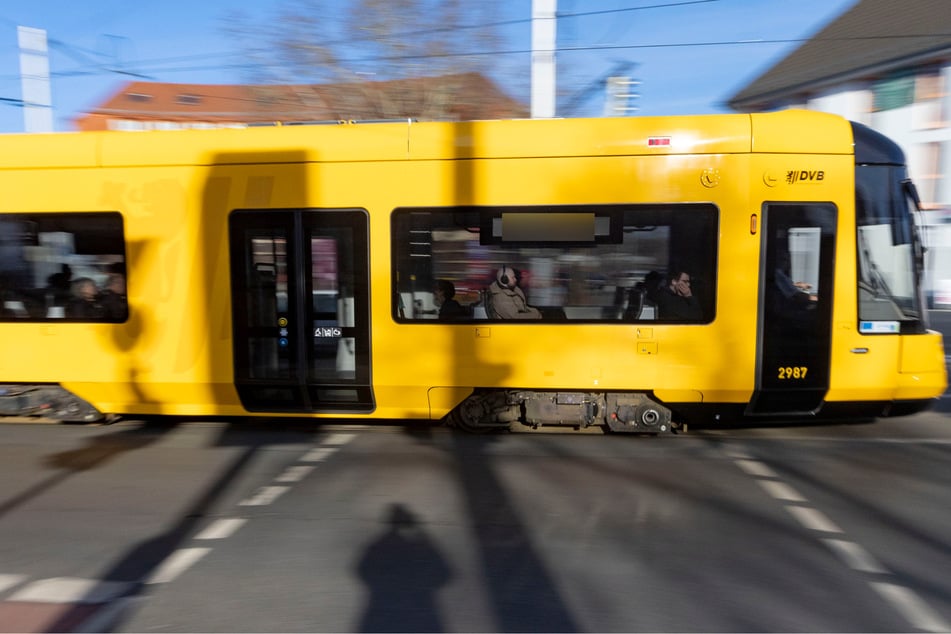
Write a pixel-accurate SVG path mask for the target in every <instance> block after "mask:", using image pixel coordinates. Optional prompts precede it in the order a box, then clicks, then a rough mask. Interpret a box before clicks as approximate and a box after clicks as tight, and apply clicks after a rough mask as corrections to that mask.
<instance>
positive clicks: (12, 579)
mask: <svg viewBox="0 0 951 634" xmlns="http://www.w3.org/2000/svg"><path fill="white" fill-rule="evenodd" d="M25 579H26V575H0V592H6V591H7V590H9V589H10V588H13V587H14V586H17V585H19V584H21V583H23V581H24V580H25Z"/></svg>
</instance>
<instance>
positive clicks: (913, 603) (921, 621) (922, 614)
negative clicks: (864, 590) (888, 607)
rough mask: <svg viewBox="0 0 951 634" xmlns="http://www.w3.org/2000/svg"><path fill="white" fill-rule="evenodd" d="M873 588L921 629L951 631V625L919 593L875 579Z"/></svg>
mask: <svg viewBox="0 0 951 634" xmlns="http://www.w3.org/2000/svg"><path fill="white" fill-rule="evenodd" d="M871 585H872V588H874V589H875V591H876V592H878V593H879V594H880V595H882V597H883V598H884V599H885V600H886V601H888V602H889V603H891V604H892V606H893V607H894V608H895V609H896V610H898V611H899V612H901V614H902V616H904V617H905V619H907V620H908V622H909V623H911V624H912V625H914V626H915V627H916V628H918V629H919V630H924V631H926V632H951V625H949V624H948V623H946V622H945V621H944V619H942V618H941V616H940V615H938V613H937V612H935V611H934V610H932V609H931V608H930V607H929V606H928V604H926V603H925V602H924V601H922V600H921V598H919V597H918V595H917V594H915V593H914V592H912V591H911V590H909V589H908V588H906V587H904V586H899V585H895V584H893V583H883V582H880V581H873V582H872V583H871Z"/></svg>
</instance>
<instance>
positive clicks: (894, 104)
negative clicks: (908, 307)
mask: <svg viewBox="0 0 951 634" xmlns="http://www.w3.org/2000/svg"><path fill="white" fill-rule="evenodd" d="M790 6H791V7H792V6H794V5H790ZM728 103H729V105H730V106H731V107H733V108H734V109H736V110H740V111H744V112H756V111H764V110H777V109H782V108H808V109H811V110H822V111H825V112H832V113H835V114H839V115H841V116H844V117H846V118H848V119H851V120H853V121H858V122H860V123H864V124H866V125H868V126H870V127H872V128H874V129H876V130H878V131H880V132H882V133H883V134H886V135H888V136H889V137H891V138H892V139H894V140H895V141H896V142H897V143H898V144H899V145H900V146H901V147H902V149H903V150H904V151H905V155H906V156H907V157H908V168H909V172H910V173H911V177H912V180H914V181H915V183H916V184H917V186H918V190H919V192H920V195H921V199H922V203H923V206H924V207H925V209H926V211H925V212H924V213H923V214H922V220H923V225H924V239H925V243H926V245H927V247H928V251H927V253H926V258H925V266H926V273H925V287H926V289H927V291H928V294H929V297H930V298H931V300H932V301H933V304H934V305H935V306H944V307H951V1H949V0H901V1H900V2H899V1H898V0H860V1H859V2H856V3H855V4H854V5H852V6H851V7H850V8H849V9H848V10H847V11H846V12H845V13H843V14H842V15H841V16H839V17H838V18H837V19H835V20H833V21H832V22H831V23H829V24H828V25H827V26H826V27H825V28H823V29H822V30H821V31H819V32H818V33H817V34H816V35H815V36H813V37H812V38H811V39H810V40H809V41H808V42H806V43H804V44H803V45H802V46H800V47H799V48H798V49H796V50H795V51H793V52H792V53H791V54H790V55H788V56H787V57H786V58H784V59H782V60H780V61H779V62H778V63H777V64H775V65H773V66H772V67H771V68H769V69H767V70H766V72H764V73H763V74H762V75H760V76H759V77H757V78H756V79H755V80H753V81H752V82H751V83H750V84H749V85H747V86H746V87H744V88H743V89H742V90H740V91H739V92H738V93H736V95H734V96H733V97H732V98H731V99H730V100H729V102H728Z"/></svg>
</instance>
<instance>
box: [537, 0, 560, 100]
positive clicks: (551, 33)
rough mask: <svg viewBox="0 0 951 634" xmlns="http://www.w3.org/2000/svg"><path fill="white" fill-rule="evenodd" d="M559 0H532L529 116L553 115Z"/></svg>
mask: <svg viewBox="0 0 951 634" xmlns="http://www.w3.org/2000/svg"><path fill="white" fill-rule="evenodd" d="M557 4H558V0H532V118H539V117H541V118H546V117H554V116H555V24H556V23H555V12H556V8H557Z"/></svg>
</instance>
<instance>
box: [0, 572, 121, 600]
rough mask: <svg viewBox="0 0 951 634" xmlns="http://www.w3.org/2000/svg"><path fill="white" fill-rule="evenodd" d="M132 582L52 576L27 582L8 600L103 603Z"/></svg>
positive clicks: (117, 594) (118, 593)
mask: <svg viewBox="0 0 951 634" xmlns="http://www.w3.org/2000/svg"><path fill="white" fill-rule="evenodd" d="M131 586H132V584H130V583H125V582H123V581H100V580H98V579H80V578H78V577H53V578H50V579H40V580H39V581H34V582H33V583H30V584H27V585H26V586H24V587H23V588H21V589H20V590H18V591H17V592H14V593H13V594H12V595H10V598H9V600H10V601H31V602H42V603H105V602H107V601H109V600H111V599H113V598H115V597H117V596H119V595H120V594H122V593H123V592H126V591H127V590H128V589H129V588H130V587H131Z"/></svg>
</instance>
